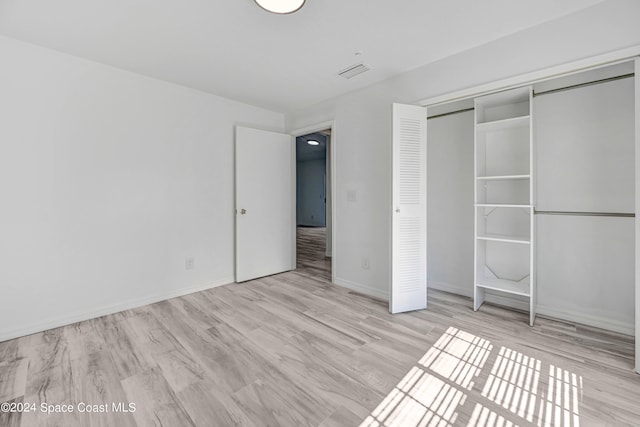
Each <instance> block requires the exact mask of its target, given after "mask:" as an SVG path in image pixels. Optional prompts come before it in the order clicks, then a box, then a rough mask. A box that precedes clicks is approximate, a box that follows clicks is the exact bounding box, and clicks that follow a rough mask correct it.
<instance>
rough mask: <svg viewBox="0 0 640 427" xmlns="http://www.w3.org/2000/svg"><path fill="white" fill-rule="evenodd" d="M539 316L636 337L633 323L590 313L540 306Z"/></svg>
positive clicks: (538, 309) (538, 308)
mask: <svg viewBox="0 0 640 427" xmlns="http://www.w3.org/2000/svg"><path fill="white" fill-rule="evenodd" d="M537 314H539V315H540V316H543V317H550V318H552V319H560V320H566V321H569V322H575V323H580V324H583V325H587V326H593V327H595V328H600V329H606V330H607V331H612V332H618V333H620V334H624V335H634V333H635V325H634V324H633V321H632V322H630V323H627V322H621V321H619V320H614V319H609V318H607V317H603V316H597V315H592V314H588V313H580V312H577V311H566V310H558V309H557V308H553V307H547V306H544V305H540V304H538V307H537Z"/></svg>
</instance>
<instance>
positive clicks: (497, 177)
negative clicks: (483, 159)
mask: <svg viewBox="0 0 640 427" xmlns="http://www.w3.org/2000/svg"><path fill="white" fill-rule="evenodd" d="M530 178H531V175H494V176H478V177H476V179H477V180H479V181H499V180H508V179H530Z"/></svg>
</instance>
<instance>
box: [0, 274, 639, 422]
mask: <svg viewBox="0 0 640 427" xmlns="http://www.w3.org/2000/svg"><path fill="white" fill-rule="evenodd" d="M316 270H317V266H315V267H313V266H312V267H310V268H307V267H301V268H299V269H298V270H296V271H293V272H288V273H284V274H280V275H276V276H271V277H266V278H263V279H259V280H254V281H251V282H246V283H242V284H232V285H227V286H222V287H218V288H215V289H211V290H208V291H204V292H199V293H196V294H192V295H188V296H185V297H181V298H175V299H172V300H169V301H164V302H161V303H157V304H152V305H149V306H145V307H142V308H138V309H134V310H129V311H126V312H123V313H118V314H114V315H110V316H105V317H101V318H98V319H94V320H90V321H86V322H81V323H77V324H74V325H70V326H66V327H63V328H58V329H54V330H50V331H46V332H43V333H38V334H35V335H31V336H28V337H24V338H20V339H15V340H11V341H6V342H3V343H0V402H29V403H35V404H36V405H37V406H38V407H39V406H40V404H41V402H46V403H47V404H64V403H67V404H73V405H78V404H79V403H81V402H83V403H88V404H105V403H107V404H109V405H111V404H112V402H123V403H125V404H128V403H129V402H131V403H135V407H136V411H135V412H134V413H125V414H123V413H115V412H113V411H110V412H108V413H97V414H87V413H79V412H78V411H77V408H76V411H75V412H73V413H70V414H51V415H47V414H45V413H42V412H40V411H37V412H35V413H25V414H22V415H20V414H7V413H5V414H0V426H19V425H22V426H92V425H95V426H118V427H120V426H122V427H124V426H135V425H138V426H148V425H149V426H150V425H157V426H170V427H173V426H190V425H197V426H226V425H246V426H252V425H253V426H277V425H286V426H307V425H309V426H316V425H322V426H358V425H361V424H362V425H364V426H370V425H371V426H374V425H376V426H377V425H398V426H412V425H452V426H466V425H470V426H508V425H521V426H524V425H553V426H577V425H583V426H589V425H616V426H618V425H635V426H637V425H640V376H638V375H635V374H633V373H632V364H633V360H632V356H633V348H632V344H633V341H632V339H631V338H630V337H627V336H620V335H615V334H608V333H604V332H603V331H599V330H595V329H592V328H588V327H582V326H579V325H574V324H570V323H563V322H555V321H550V320H545V319H543V318H538V319H537V320H536V325H535V327H533V328H530V327H528V326H527V315H526V314H522V313H517V312H513V311H508V310H505V309H502V308H499V307H495V306H491V305H485V306H483V308H482V309H481V311H479V312H477V313H474V312H473V310H472V308H471V301H470V300H468V299H467V298H463V297H459V296H454V295H451V294H446V293H442V292H429V308H428V309H427V310H424V311H419V312H413V313H406V314H399V315H394V316H392V315H390V314H389V313H388V311H387V304H386V303H385V302H382V301H378V300H375V299H371V298H368V297H366V296H363V295H359V294H356V293H352V292H349V291H348V290H346V289H343V288H340V287H337V286H334V285H332V284H331V283H330V282H329V281H328V280H327V279H326V278H316V277H315V272H316ZM110 409H111V408H110Z"/></svg>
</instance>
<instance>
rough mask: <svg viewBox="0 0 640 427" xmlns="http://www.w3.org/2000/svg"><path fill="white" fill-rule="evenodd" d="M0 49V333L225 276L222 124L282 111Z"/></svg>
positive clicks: (229, 150)
mask: <svg viewBox="0 0 640 427" xmlns="http://www.w3.org/2000/svg"><path fill="white" fill-rule="evenodd" d="M0 57H2V66H1V67H0V117H2V120H1V125H0V141H1V145H0V195H1V196H0V197H1V198H2V199H1V202H0V203H1V208H0V287H1V288H2V293H1V294H2V295H1V297H0V341H2V340H5V339H8V338H11V337H15V336H19V335H23V334H27V333H30V332H34V331H38V330H43V329H46V328H49V327H52V326H58V325H62V324H65V323H68V322H71V321H77V320H80V319H85V318H89V317H93V316H95V315H99V314H104V313H108V312H113V311H118V310H120V309H123V308H128V307H132V306H136V305H141V304H145V303H147V302H149V301H154V300H160V299H165V298H167V297H169V296H173V295H178V294H183V293H188V292H191V291H193V290H196V289H200V288H207V287H210V286H214V285H218V284H223V283H229V282H232V281H233V271H234V259H233V253H234V250H233V248H234V237H233V235H234V231H233V230H234V211H233V188H234V187H233V185H234V184H233V181H234V177H233V152H234V151H233V145H234V142H233V141H234V125H235V124H243V125H247V126H254V127H259V128H264V129H269V130H276V131H282V127H283V116H282V115H281V114H278V113H274V112H270V111H266V110H263V109H259V108H255V107H251V106H247V105H244V104H240V103H237V102H232V101H229V100H226V99H223V98H219V97H216V96H213V95H210V94H206V93H202V92H197V91H194V90H191V89H186V88H183V87H180V86H177V85H173V84H169V83H164V82H161V81H158V80H154V79H150V78H146V77H142V76H139V75H136V74H132V73H129V72H124V71H120V70H117V69H114V68H111V67H107V66H103V65H100V64H97V63H93V62H89V61H84V60H81V59H78V58H74V57H72V56H68V55H64V54H60V53H58V52H55V51H52V50H47V49H43V48H39V47H35V46H32V45H28V44H25V43H22V42H18V41H14V40H12V39H7V38H0ZM188 257H194V258H195V269H193V270H188V271H187V270H185V258H188Z"/></svg>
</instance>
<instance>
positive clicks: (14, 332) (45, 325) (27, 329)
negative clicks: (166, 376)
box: [0, 277, 234, 342]
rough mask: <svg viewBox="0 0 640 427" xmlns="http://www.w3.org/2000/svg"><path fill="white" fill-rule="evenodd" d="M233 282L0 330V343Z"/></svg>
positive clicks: (178, 291)
mask: <svg viewBox="0 0 640 427" xmlns="http://www.w3.org/2000/svg"><path fill="white" fill-rule="evenodd" d="M233 282H234V278H233V277H231V278H225V279H220V280H217V281H215V282H213V283H208V284H206V285H200V286H192V287H189V288H182V289H176V290H173V291H168V292H161V293H157V294H154V295H149V296H146V297H143V298H136V299H131V300H127V301H123V302H120V303H116V304H111V305H106V306H102V307H96V308H93V309H91V310H81V311H77V312H75V313H73V314H67V315H64V316H59V317H54V318H52V319H47V320H43V321H40V322H35V323H32V324H29V325H26V326H22V327H20V328H17V329H8V330H0V342H2V341H7V340H10V339H13V338H18V337H24V336H26V335H31V334H35V333H38V332H42V331H46V330H49V329H53V328H59V327H60V326H66V325H70V324H72V323H76V322H82V321H84V320H89V319H95V318H96V317H101V316H106V315H107V314H113V313H118V312H120V311H124V310H130V309H132V308H136V307H142V306H144V305H148V304H153V303H156V302H160V301H164V300H168V299H171V298H176V297H181V296H183V295H188V294H192V293H194V292H200V291H204V290H207V289H211V288H215V287H218V286H222V285H227V284H229V283H233Z"/></svg>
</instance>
